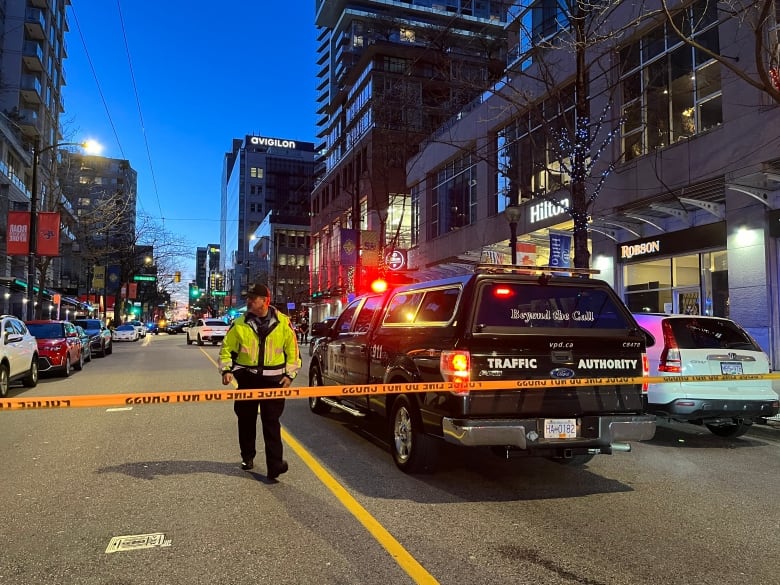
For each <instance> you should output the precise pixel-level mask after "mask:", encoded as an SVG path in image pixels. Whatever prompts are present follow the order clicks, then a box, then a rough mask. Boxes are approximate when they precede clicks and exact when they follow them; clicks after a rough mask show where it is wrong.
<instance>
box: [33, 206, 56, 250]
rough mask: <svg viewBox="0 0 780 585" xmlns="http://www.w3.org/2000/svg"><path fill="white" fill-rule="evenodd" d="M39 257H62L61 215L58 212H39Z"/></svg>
mask: <svg viewBox="0 0 780 585" xmlns="http://www.w3.org/2000/svg"><path fill="white" fill-rule="evenodd" d="M37 243H38V246H37V248H38V249H37V250H36V252H37V253H38V256H59V255H60V214H59V213H58V212H56V211H40V212H38V242H37Z"/></svg>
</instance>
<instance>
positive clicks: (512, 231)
mask: <svg viewBox="0 0 780 585" xmlns="http://www.w3.org/2000/svg"><path fill="white" fill-rule="evenodd" d="M520 213H521V210H520V207H519V206H518V205H515V204H514V203H513V204H512V205H508V206H507V208H506V209H505V210H504V214H505V216H506V220H507V221H508V222H509V249H510V252H511V258H512V266H514V265H515V264H517V222H518V221H520Z"/></svg>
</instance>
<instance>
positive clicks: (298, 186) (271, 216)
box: [219, 135, 315, 306]
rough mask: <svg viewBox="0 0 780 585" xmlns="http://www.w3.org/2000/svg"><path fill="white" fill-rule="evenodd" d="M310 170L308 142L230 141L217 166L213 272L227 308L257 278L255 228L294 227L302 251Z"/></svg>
mask: <svg viewBox="0 0 780 585" xmlns="http://www.w3.org/2000/svg"><path fill="white" fill-rule="evenodd" d="M314 168H315V152H314V144H313V143H311V142H304V141H300V140H292V139H286V138H274V137H268V136H262V135H247V136H245V138H244V139H243V140H241V139H234V140H233V146H232V150H231V151H230V152H228V153H226V154H225V159H224V163H223V173H222V205H221V225H220V240H221V241H220V249H221V253H220V256H219V272H220V273H221V274H222V275H223V278H224V287H225V288H224V290H225V291H227V292H228V298H227V299H226V305H227V306H236V305H238V304H240V303H241V291H242V290H244V289H246V287H247V283H250V284H251V283H252V282H254V281H255V280H257V279H258V278H259V277H260V276H261V272H262V271H261V268H262V264H261V261H260V258H259V256H258V252H257V251H256V249H257V246H258V245H259V244H260V243H261V242H260V239H259V238H258V236H257V235H256V232H257V229H258V227H259V226H260V224H261V223H263V222H267V223H269V224H280V225H287V226H297V227H298V228H299V229H300V230H301V231H305V232H306V234H307V237H306V238H305V241H306V245H307V246H308V231H309V198H310V195H311V190H312V185H313V177H314ZM268 235H270V232H269V234H268ZM256 239H257V241H255V240H256ZM278 300H280V301H281V300H282V299H278Z"/></svg>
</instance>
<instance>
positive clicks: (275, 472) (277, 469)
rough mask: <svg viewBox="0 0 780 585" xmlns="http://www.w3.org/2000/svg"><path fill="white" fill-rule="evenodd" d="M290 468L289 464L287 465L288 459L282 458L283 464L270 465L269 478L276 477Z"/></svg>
mask: <svg viewBox="0 0 780 585" xmlns="http://www.w3.org/2000/svg"><path fill="white" fill-rule="evenodd" d="M289 468H290V466H289V465H287V461H284V460H282V463H281V465H279V467H269V468H268V479H276V478H277V477H279V476H280V475H282V474H283V473H287V470H288V469H289Z"/></svg>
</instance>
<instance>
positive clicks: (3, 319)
mask: <svg viewBox="0 0 780 585" xmlns="http://www.w3.org/2000/svg"><path fill="white" fill-rule="evenodd" d="M16 380H21V381H22V384H24V385H25V386H27V387H28V388H34V387H35V386H36V385H37V384H38V344H37V343H36V341H35V337H33V335H32V334H31V333H30V331H29V330H28V329H27V326H26V325H25V324H24V323H23V322H22V321H21V320H20V319H17V318H16V317H14V316H13V315H2V316H0V398H4V397H5V396H7V395H8V387H9V386H10V384H11V382H15V381H16Z"/></svg>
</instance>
